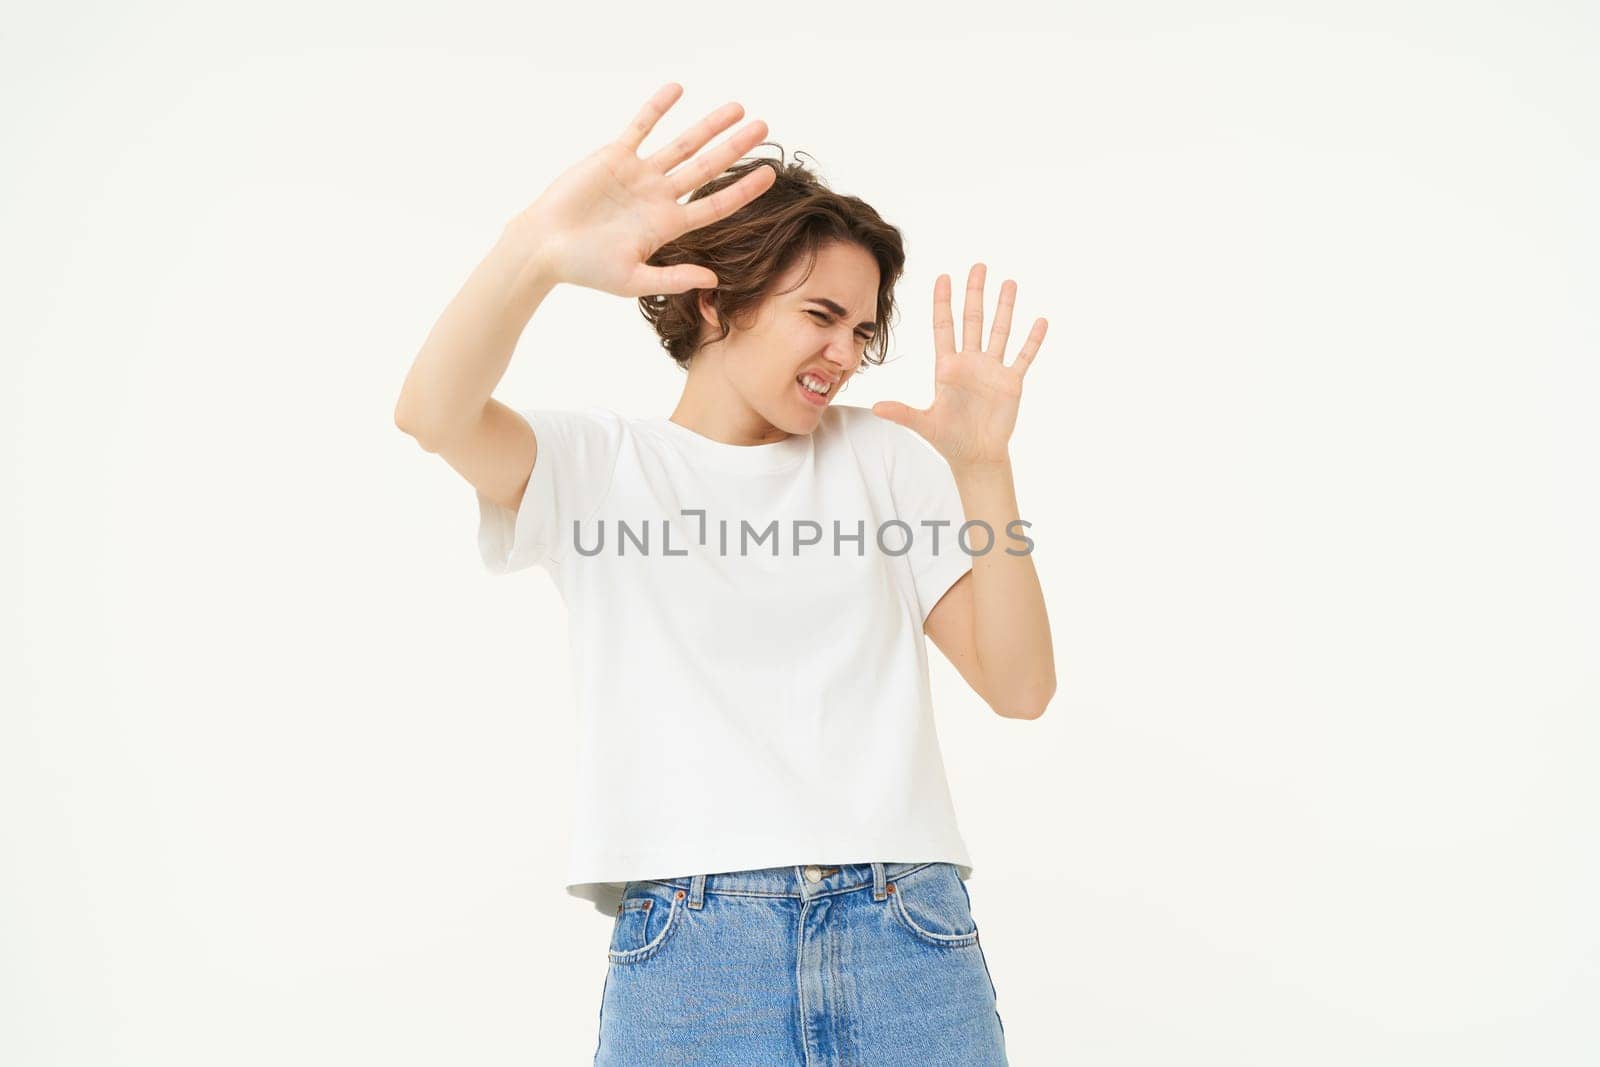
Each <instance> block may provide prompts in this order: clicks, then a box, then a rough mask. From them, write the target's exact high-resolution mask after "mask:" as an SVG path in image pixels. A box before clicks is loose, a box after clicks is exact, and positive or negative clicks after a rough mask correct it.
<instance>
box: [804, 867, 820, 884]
mask: <svg viewBox="0 0 1600 1067" xmlns="http://www.w3.org/2000/svg"><path fill="white" fill-rule="evenodd" d="M806 880H807V881H810V882H820V881H822V868H821V867H818V866H817V865H816V864H815V863H813V864H811V865H810V866H808V867H807V868H806Z"/></svg>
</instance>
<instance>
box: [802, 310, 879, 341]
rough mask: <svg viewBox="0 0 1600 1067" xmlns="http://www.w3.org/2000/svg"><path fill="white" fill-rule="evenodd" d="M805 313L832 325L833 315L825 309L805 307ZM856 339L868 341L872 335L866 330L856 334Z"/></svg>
mask: <svg viewBox="0 0 1600 1067" xmlns="http://www.w3.org/2000/svg"><path fill="white" fill-rule="evenodd" d="M806 314H807V315H812V316H814V317H815V318H816V319H817V321H818V322H822V323H826V324H827V325H829V326H832V325H833V317H832V316H831V315H829V314H828V313H827V312H826V311H817V310H816V309H815V308H806ZM856 340H858V341H870V340H872V335H871V334H869V333H866V332H862V333H858V334H856Z"/></svg>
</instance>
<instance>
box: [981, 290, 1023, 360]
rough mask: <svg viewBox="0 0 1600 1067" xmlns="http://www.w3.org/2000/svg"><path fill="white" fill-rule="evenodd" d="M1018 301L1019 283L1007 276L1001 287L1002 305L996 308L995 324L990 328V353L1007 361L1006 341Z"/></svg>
mask: <svg viewBox="0 0 1600 1067" xmlns="http://www.w3.org/2000/svg"><path fill="white" fill-rule="evenodd" d="M1016 302H1017V283H1016V282H1014V281H1012V280H1011V279H1009V278H1007V279H1006V282H1005V284H1004V285H1002V286H1001V287H1000V306H999V307H997V308H995V310H994V325H993V326H991V327H990V328H989V349H988V351H989V354H990V355H992V356H993V357H994V358H995V359H997V360H999V361H1000V362H1002V363H1004V362H1005V357H1006V341H1007V339H1009V338H1010V336H1011V309H1012V307H1013V306H1015V304H1016Z"/></svg>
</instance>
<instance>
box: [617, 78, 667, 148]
mask: <svg viewBox="0 0 1600 1067" xmlns="http://www.w3.org/2000/svg"><path fill="white" fill-rule="evenodd" d="M682 95H683V86H681V85H679V84H678V83H677V82H668V83H667V84H665V85H663V86H662V87H661V88H659V89H657V90H656V92H655V95H654V96H652V97H651V98H650V99H649V100H646V101H645V103H644V107H642V108H640V109H639V113H638V114H637V115H635V116H634V117H633V121H632V122H630V123H628V125H627V126H626V127H624V129H623V131H622V133H621V135H620V136H618V137H617V142H618V143H619V144H624V145H627V146H628V151H630V152H637V151H639V146H640V145H641V144H643V143H644V139H645V138H646V137H648V136H650V131H651V130H653V129H655V128H656V123H658V122H660V121H661V116H662V115H665V114H666V113H667V109H668V108H670V107H672V105H673V104H675V103H677V101H678V97H680V96H682Z"/></svg>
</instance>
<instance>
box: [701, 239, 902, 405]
mask: <svg viewBox="0 0 1600 1067" xmlns="http://www.w3.org/2000/svg"><path fill="white" fill-rule="evenodd" d="M805 267H806V264H805V261H804V258H802V259H801V261H800V262H797V263H795V264H794V265H793V266H792V267H791V268H790V269H789V270H788V271H787V272H786V273H785V274H783V275H782V276H781V277H780V278H779V279H778V281H777V283H776V284H775V286H774V287H773V292H772V294H771V295H769V296H768V297H767V298H766V300H765V301H763V302H762V304H761V305H760V306H759V307H758V308H757V309H756V313H755V316H754V318H753V320H752V321H750V322H749V323H748V324H747V327H746V328H745V329H740V328H739V326H738V324H737V323H733V324H730V325H731V327H732V328H731V330H730V332H729V334H728V336H727V338H726V339H725V340H723V341H721V342H718V343H716V344H708V345H706V346H705V347H703V348H702V349H701V350H700V351H699V352H697V353H696V354H695V356H694V359H693V360H691V363H690V367H691V370H692V369H693V364H694V363H695V362H699V361H701V359H702V357H703V356H706V355H708V354H711V359H710V360H709V361H707V362H708V363H710V364H711V365H712V366H715V367H717V368H719V369H720V371H721V374H720V377H722V378H723V379H724V380H725V382H726V383H727V385H729V386H731V387H732V389H733V391H734V392H735V393H737V394H738V396H739V397H740V398H741V399H742V400H743V401H744V403H745V404H746V405H747V406H748V407H749V408H751V409H752V410H753V411H754V412H755V413H756V414H758V415H760V416H761V418H763V419H764V420H766V421H767V422H768V423H770V424H771V425H772V426H775V427H777V428H778V429H780V430H783V431H784V432H786V433H791V434H804V433H810V432H811V431H812V430H814V429H816V427H817V423H818V422H819V421H820V420H821V418H822V412H823V410H824V409H825V408H826V407H827V406H828V405H829V404H830V403H832V402H833V401H834V400H835V399H836V398H837V397H838V395H839V392H840V390H841V389H843V388H844V384H845V383H846V382H847V381H849V380H850V377H851V376H852V375H853V374H855V372H856V370H857V368H859V367H860V366H861V359H862V356H863V355H864V354H865V352H866V348H867V342H868V341H869V340H870V339H871V337H872V334H873V332H874V331H875V329H876V324H875V322H874V319H875V318H876V316H877V308H878V261H877V260H875V259H874V258H873V257H872V254H871V253H870V252H868V251H867V250H866V249H864V248H862V247H861V246H860V245H857V244H848V243H845V242H839V241H835V242H831V243H829V244H825V245H822V246H820V247H819V248H818V249H817V259H816V264H815V266H813V267H812V270H811V274H810V276H809V277H807V278H806V280H805V284H803V285H799V284H798V283H799V282H800V279H801V278H802V277H803V276H805ZM797 285H798V288H796V286H797ZM830 305H831V306H830ZM702 314H703V315H705V316H707V321H708V322H712V323H713V324H714V322H715V320H714V318H712V317H711V315H710V310H709V308H707V307H705V306H704V305H702ZM711 336H713V337H714V336H716V335H715V334H714V333H713V334H712V335H711ZM707 369H710V367H708V368H707ZM803 377H806V378H811V379H812V384H813V385H816V384H819V383H820V384H822V385H825V386H826V387H827V391H826V392H825V393H822V394H818V393H815V392H813V391H811V390H808V389H807V388H806V387H805V386H804V385H802V384H801V379H802V378H803Z"/></svg>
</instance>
